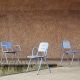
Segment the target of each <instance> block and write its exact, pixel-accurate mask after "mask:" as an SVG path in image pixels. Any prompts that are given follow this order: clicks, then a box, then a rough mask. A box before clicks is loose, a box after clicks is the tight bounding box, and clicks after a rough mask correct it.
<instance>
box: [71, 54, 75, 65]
mask: <svg viewBox="0 0 80 80" xmlns="http://www.w3.org/2000/svg"><path fill="white" fill-rule="evenodd" d="M73 60H74V54H73V55H72V61H71V64H72V63H73Z"/></svg>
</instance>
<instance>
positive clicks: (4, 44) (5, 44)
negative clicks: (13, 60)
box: [1, 41, 12, 52]
mask: <svg viewBox="0 0 80 80" xmlns="http://www.w3.org/2000/svg"><path fill="white" fill-rule="evenodd" d="M1 48H2V51H3V52H5V51H8V50H9V49H11V48H12V42H6V41H3V42H1Z"/></svg>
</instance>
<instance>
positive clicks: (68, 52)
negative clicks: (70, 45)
mask: <svg viewBox="0 0 80 80" xmlns="http://www.w3.org/2000/svg"><path fill="white" fill-rule="evenodd" d="M79 52H80V51H79V50H68V51H65V53H67V54H74V53H79Z"/></svg>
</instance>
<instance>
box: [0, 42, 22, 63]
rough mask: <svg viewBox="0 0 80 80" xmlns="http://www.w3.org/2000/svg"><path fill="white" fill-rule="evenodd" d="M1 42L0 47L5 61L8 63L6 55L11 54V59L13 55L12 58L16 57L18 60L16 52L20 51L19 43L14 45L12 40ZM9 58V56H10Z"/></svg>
mask: <svg viewBox="0 0 80 80" xmlns="http://www.w3.org/2000/svg"><path fill="white" fill-rule="evenodd" d="M0 44H1V48H2V53H3V54H2V56H4V57H5V60H6V63H7V64H8V63H9V60H8V56H9V55H10V56H11V55H12V59H13V56H14V59H17V61H18V62H19V54H18V52H20V51H21V47H20V45H14V44H13V43H12V42H7V41H3V42H1V43H0ZM10 58H11V57H10ZM1 62H2V58H1Z"/></svg>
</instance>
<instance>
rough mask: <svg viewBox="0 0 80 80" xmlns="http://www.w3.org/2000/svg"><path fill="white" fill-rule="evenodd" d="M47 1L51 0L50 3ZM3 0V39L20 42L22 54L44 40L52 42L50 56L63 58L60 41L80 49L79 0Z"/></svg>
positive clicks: (0, 37)
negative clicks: (66, 41) (67, 42)
mask: <svg viewBox="0 0 80 80" xmlns="http://www.w3.org/2000/svg"><path fill="white" fill-rule="evenodd" d="M47 1H48V2H47ZM47 1H46V0H39V1H38V0H7V1H6V0H0V41H3V40H4V41H5V40H7V41H13V42H15V43H18V44H20V45H21V48H22V52H21V57H26V56H27V55H29V54H30V53H31V50H32V48H33V47H34V46H37V45H38V44H39V42H41V41H48V42H49V44H50V45H49V53H48V56H49V58H53V59H54V58H60V56H61V53H62V52H61V42H62V40H64V39H68V40H70V41H71V43H72V45H73V47H74V48H78V49H80V11H79V10H80V6H79V4H80V1H79V0H56V1H54V0H47Z"/></svg>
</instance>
